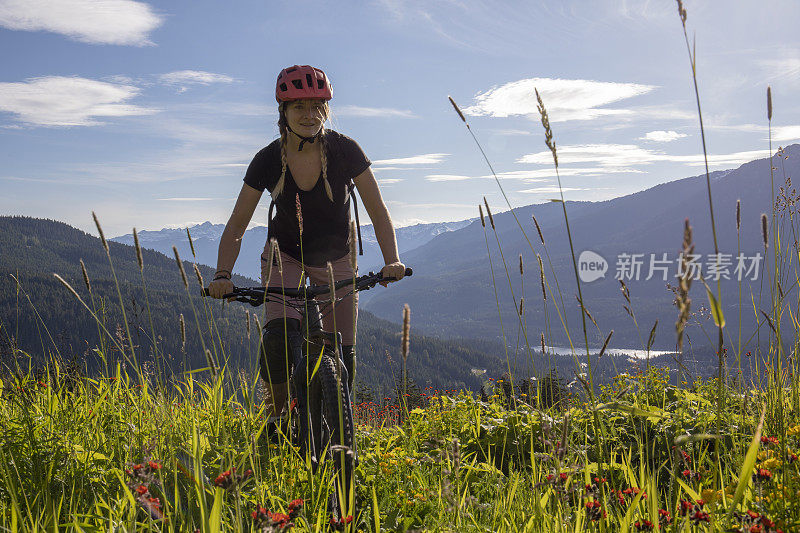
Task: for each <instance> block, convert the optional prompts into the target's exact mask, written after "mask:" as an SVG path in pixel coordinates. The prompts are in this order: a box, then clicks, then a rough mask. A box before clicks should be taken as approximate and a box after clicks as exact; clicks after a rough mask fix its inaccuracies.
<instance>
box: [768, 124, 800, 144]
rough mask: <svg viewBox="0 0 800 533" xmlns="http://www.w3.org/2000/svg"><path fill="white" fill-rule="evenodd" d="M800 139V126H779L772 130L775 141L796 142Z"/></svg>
mask: <svg viewBox="0 0 800 533" xmlns="http://www.w3.org/2000/svg"><path fill="white" fill-rule="evenodd" d="M797 139H800V126H778V127H777V128H772V140H773V141H778V142H780V141H794V140H797Z"/></svg>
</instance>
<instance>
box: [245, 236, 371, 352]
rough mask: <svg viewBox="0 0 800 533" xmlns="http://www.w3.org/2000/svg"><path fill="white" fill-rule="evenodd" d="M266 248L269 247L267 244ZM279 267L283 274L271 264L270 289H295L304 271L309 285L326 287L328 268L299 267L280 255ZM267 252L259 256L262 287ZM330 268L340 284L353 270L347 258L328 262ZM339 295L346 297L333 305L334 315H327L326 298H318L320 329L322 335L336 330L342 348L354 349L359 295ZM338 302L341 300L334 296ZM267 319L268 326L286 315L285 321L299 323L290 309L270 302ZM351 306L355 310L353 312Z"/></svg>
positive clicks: (293, 260) (285, 255) (284, 255)
mask: <svg viewBox="0 0 800 533" xmlns="http://www.w3.org/2000/svg"><path fill="white" fill-rule="evenodd" d="M267 245H268V246H269V244H267ZM280 254H281V263H282V266H283V273H282V274H281V273H280V272H278V267H277V266H276V265H274V264H273V266H272V276H271V278H270V280H269V283H268V284H267V286H269V287H281V286H283V287H294V288H296V287H297V286H298V285H299V283H300V274H301V272H302V271H303V267H305V272H306V276H307V277H308V278H310V279H311V281H312V283H315V284H317V285H327V284H328V267H327V265H326V266H311V265H301V264H300V262H299V261H297V260H296V259H294V258H293V257H291V256H289V255H287V254H285V253H283V252H280ZM268 257H269V252H268V251H265V252H264V254H263V255H262V256H261V283H262V284H265V282H266V281H267V280H266V279H265V278H266V276H267V270H268V265H267V258H268ZM331 266H332V267H333V279H334V280H336V281H341V280H344V279H352V278H353V268H352V266H351V265H350V254H349V253H348V254H346V255H345V256H343V257H340V258H339V259H337V260H335V261H331ZM341 293H342V295H344V294H347V296H345V297H344V298H342V299H341V300H339V301H338V302H336V304H335V305H334V312H333V313H332V312H330V305H325V304H324V303H323V300H327V299H328V298H327V297H326V296H318V297H317V299H318V300H320V311H322V327H323V328H324V329H325V331H336V330H338V331H339V332H340V333H341V334H342V344H343V345H345V346H348V345H353V344H355V343H356V335H355V332H356V320H357V316H358V293H356V294H355V295H354V294H353V293H352V291H351V289H349V288H348V289H342V291H341ZM336 298H337V299H339V298H341V296H340V295H339V294H337V295H336ZM266 306H267V310H266V313H267V316H266V321H267V322H269V321H270V320H273V319H275V318H283V316H284V313H286V318H296V319H298V320H299V319H300V313H299V312H298V311H297V310H296V309H294V308H293V307H291V306H286V305H283V304H282V303H281V302H276V301H270V302H267V304H266ZM353 306H356V308H355V312H354V311H353ZM334 314H335V315H336V328H335V329H334Z"/></svg>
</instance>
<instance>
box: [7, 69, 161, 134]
mask: <svg viewBox="0 0 800 533" xmlns="http://www.w3.org/2000/svg"><path fill="white" fill-rule="evenodd" d="M138 94H139V89H138V88H137V87H134V86H132V85H118V84H113V83H106V82H103V81H97V80H90V79H87V78H78V77H62V76H47V77H43V78H31V79H28V80H26V81H25V82H17V83H0V111H5V112H7V113H13V114H15V115H17V118H18V119H19V120H20V121H22V122H26V123H28V124H35V125H39V126H93V125H97V124H100V122H98V121H97V120H95V118H96V117H126V116H132V115H150V114H153V113H156V112H157V110H155V109H148V108H145V107H140V106H136V105H132V104H127V103H126V102H127V101H128V100H130V99H131V98H134V97H135V96H137V95H138Z"/></svg>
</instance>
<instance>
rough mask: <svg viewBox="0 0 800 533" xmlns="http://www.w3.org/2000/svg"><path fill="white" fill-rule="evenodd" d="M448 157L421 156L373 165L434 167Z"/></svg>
mask: <svg viewBox="0 0 800 533" xmlns="http://www.w3.org/2000/svg"><path fill="white" fill-rule="evenodd" d="M448 155H450V154H422V155H414V156H411V157H398V158H395V159H379V160H378V161H373V163H374V164H376V165H435V164H438V163H441V162H442V161H443V160H444V158H445V157H447V156H448ZM384 170H385V169H384Z"/></svg>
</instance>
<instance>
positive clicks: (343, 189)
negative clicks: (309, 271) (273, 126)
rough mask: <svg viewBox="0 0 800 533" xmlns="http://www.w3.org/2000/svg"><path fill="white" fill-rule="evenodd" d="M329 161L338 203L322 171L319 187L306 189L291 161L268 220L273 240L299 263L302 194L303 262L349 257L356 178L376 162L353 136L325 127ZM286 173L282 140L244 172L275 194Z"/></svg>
mask: <svg viewBox="0 0 800 533" xmlns="http://www.w3.org/2000/svg"><path fill="white" fill-rule="evenodd" d="M325 146H326V152H325V153H326V155H327V159H328V183H329V184H330V186H331V191H332V192H333V202H331V201H330V199H329V198H328V195H327V194H326V192H325V185H324V184H323V182H322V174H321V173H320V176H319V178H318V179H317V182H316V184H315V185H314V188H313V189H311V190H310V191H304V190H302V189H300V188H299V187H298V186H297V184H296V183H295V181H294V178H293V177H292V173H291V171H290V170H289V167H288V165H287V167H286V176H285V178H284V183H283V191H282V192H281V193H280V194H279V195H278V197H277V198H275V215H274V218H273V219H272V220H270V221H268V224H269V228H268V232H267V234H268V235H267V238H268V239H271V238H273V237H274V238H275V239H277V240H278V246H280V249H281V251H283V252H285V253H287V254H289V255H290V256H292V257H293V258H295V259H297V260H298V261H300V260H301V257H300V229H299V224H298V220H297V207H296V197H297V195H298V194H299V195H300V206H301V210H302V216H303V250H302V255H303V257H302V260H303V261H304V262H305V263H306V264H308V265H313V266H318V265H324V264H325V263H326V262H327V261H333V260H334V259H338V258H340V257H342V256H343V255H345V254H346V253H347V252H348V250H349V242H348V241H349V237H350V196H349V195H348V193H349V191H350V186H351V184H352V180H353V178H355V177H356V176H358V175H359V174H361V173H362V172H364V171H365V170H366V169H367V168H368V167H369V166H370V164H371V162H370V160H369V159H368V158H367V156H366V155H365V154H364V151H363V150H361V147H360V146H359V145H358V143H356V142H355V141H354V140H353V139H351V138H350V137H347V136H346V135H342V134H341V133H338V132H336V131H333V130H325ZM280 177H281V147H280V139H276V140H275V141H273V142H272V143H270V144H269V145H268V146H267V147H265V148H263V149H262V150H260V151H259V152H258V153H257V154H256V155H255V157H254V158H253V161H252V162H251V163H250V166H249V167H248V168H247V173H246V174H245V176H244V182H245V183H246V184H248V185H249V186H250V187H253V188H254V189H258V190H259V191H263V190H264V189H267V190H268V191H270V193H271V192H272V189H274V188H275V185H276V184H277V183H278V179H280Z"/></svg>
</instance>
